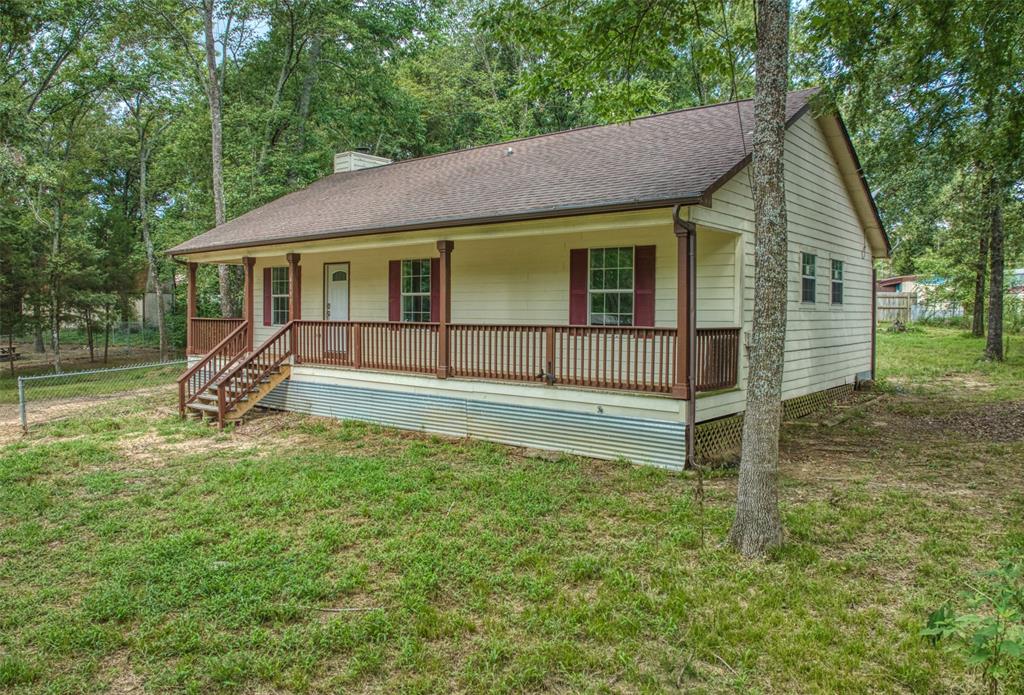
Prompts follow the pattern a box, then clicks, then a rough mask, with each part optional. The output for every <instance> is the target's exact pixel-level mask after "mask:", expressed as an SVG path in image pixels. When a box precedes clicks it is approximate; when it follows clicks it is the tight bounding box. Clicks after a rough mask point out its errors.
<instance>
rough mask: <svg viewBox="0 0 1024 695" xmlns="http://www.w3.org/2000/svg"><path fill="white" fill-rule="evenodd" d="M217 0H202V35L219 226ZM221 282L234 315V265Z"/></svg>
mask: <svg viewBox="0 0 1024 695" xmlns="http://www.w3.org/2000/svg"><path fill="white" fill-rule="evenodd" d="M213 19H214V0H203V35H204V38H205V44H206V97H207V101H209V104H210V153H211V155H212V160H213V218H214V224H216V225H217V226H218V227H219V226H220V225H222V224H224V222H225V221H226V218H225V216H224V158H223V151H224V148H223V144H222V135H221V132H222V129H221V105H220V97H221V94H220V80H219V78H218V76H217V44H216V43H215V42H214V39H213ZM217 278H218V280H219V286H220V315H221V316H223V317H224V318H231V317H232V316H234V315H235V304H234V301H233V298H232V295H231V268H230V266H227V265H219V266H217Z"/></svg>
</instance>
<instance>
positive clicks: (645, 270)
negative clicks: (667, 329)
mask: <svg viewBox="0 0 1024 695" xmlns="http://www.w3.org/2000/svg"><path fill="white" fill-rule="evenodd" d="M655 248H656V247H654V246H637V247H636V248H635V249H634V251H633V325H634V326H653V325H654V250H655Z"/></svg>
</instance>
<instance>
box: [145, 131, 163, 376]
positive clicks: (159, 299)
mask: <svg viewBox="0 0 1024 695" xmlns="http://www.w3.org/2000/svg"><path fill="white" fill-rule="evenodd" d="M148 159H149V150H148V145H147V144H146V134H145V131H144V129H143V126H142V125H141V124H140V125H139V215H140V216H141V218H142V243H143V245H145V247H146V268H147V272H148V275H149V286H150V287H152V288H153V292H155V293H156V328H157V332H158V333H159V335H160V361H161V362H163V361H165V360H166V359H167V322H166V318H165V317H164V301H163V292H162V291H161V288H160V274H159V273H158V272H157V267H156V253H155V252H154V250H153V239H152V237H151V236H150V234H149V214H148V211H147V207H146V170H147V169H148V167H147V160H148ZM142 306H143V307H145V306H146V295H145V294H143V295H142ZM143 330H145V326H143Z"/></svg>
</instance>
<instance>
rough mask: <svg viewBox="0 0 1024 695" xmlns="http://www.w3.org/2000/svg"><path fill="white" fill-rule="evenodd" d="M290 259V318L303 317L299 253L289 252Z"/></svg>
mask: <svg viewBox="0 0 1024 695" xmlns="http://www.w3.org/2000/svg"><path fill="white" fill-rule="evenodd" d="M285 259H286V260H287V261H288V320H289V321H299V320H301V319H302V296H301V295H302V284H301V282H302V281H301V280H300V279H299V254H297V253H289V254H287V255H286V256H285Z"/></svg>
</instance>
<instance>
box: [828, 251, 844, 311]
mask: <svg viewBox="0 0 1024 695" xmlns="http://www.w3.org/2000/svg"><path fill="white" fill-rule="evenodd" d="M837 263H838V264H839V279H838V280H836V264H837ZM829 275H830V283H829V303H830V304H831V305H832V306H835V307H841V306H843V305H844V303H845V301H846V297H845V294H846V264H845V263H844V262H843V260H842V259H841V258H831V259H829ZM836 285H839V301H836Z"/></svg>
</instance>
